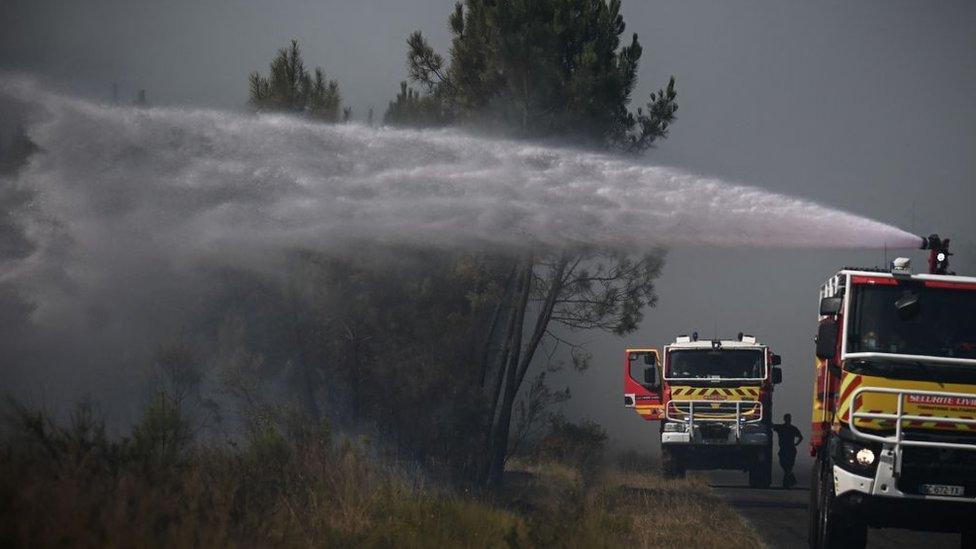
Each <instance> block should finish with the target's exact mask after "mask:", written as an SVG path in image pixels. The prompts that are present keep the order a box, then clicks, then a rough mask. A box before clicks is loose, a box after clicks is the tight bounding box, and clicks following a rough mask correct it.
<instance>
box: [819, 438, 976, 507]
mask: <svg viewBox="0 0 976 549" xmlns="http://www.w3.org/2000/svg"><path fill="white" fill-rule="evenodd" d="M852 492H853V493H860V494H867V495H871V496H877V497H883V498H903V499H913V500H924V501H946V502H951V503H963V504H972V503H976V496H974V495H969V496H957V497H951V496H931V495H922V494H915V493H908V492H904V491H902V490H901V489H899V487H898V478H897V477H896V476H895V451H894V450H893V449H892V448H888V447H885V448H883V449H882V450H881V453H880V456H879V458H878V466H877V469H876V470H875V472H874V477H873V478H871V477H865V476H861V475H858V474H855V473H852V472H850V471H847V470H846V469H843V468H842V467H840V466H838V465H834V495H836V496H842V495H844V494H847V493H852Z"/></svg>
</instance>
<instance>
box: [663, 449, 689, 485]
mask: <svg viewBox="0 0 976 549" xmlns="http://www.w3.org/2000/svg"><path fill="white" fill-rule="evenodd" d="M676 454H677V452H675V451H674V450H672V449H670V448H667V447H662V448H661V473H662V474H663V475H664V477H665V478H685V468H684V466H683V465H682V463H681V461H680V460H679V459H678V456H677V455H676Z"/></svg>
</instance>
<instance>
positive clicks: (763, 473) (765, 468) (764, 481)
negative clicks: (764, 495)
mask: <svg viewBox="0 0 976 549" xmlns="http://www.w3.org/2000/svg"><path fill="white" fill-rule="evenodd" d="M772 483H773V467H772V465H771V464H770V463H769V462H766V463H755V464H753V466H752V467H751V468H750V469H749V487H750V488H769V486H770V485H771V484H772Z"/></svg>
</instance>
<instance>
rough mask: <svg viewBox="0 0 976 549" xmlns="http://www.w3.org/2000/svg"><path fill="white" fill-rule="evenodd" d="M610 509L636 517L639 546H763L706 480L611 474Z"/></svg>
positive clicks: (608, 481)
mask: <svg viewBox="0 0 976 549" xmlns="http://www.w3.org/2000/svg"><path fill="white" fill-rule="evenodd" d="M602 484H603V487H604V488H603V489H604V493H606V494H612V496H611V497H612V498H613V500H614V501H613V502H612V503H610V504H609V505H611V506H613V507H614V508H616V509H618V510H619V512H623V513H627V514H629V515H630V516H631V517H632V518H633V530H634V537H635V541H636V542H637V544H638V545H639V546H641V547H723V548H739V547H743V548H745V547H761V546H762V541H761V539H760V537H759V535H758V534H757V533H756V531H755V530H753V529H752V527H751V526H750V525H749V524H748V523H746V522H745V520H743V518H742V517H741V516H740V515H739V514H738V513H736V512H735V510H733V509H732V508H731V507H730V506H729V505H728V504H727V503H726V502H725V501H723V500H722V499H720V498H719V497H718V496H717V495H716V494H715V493H714V492H713V491H712V489H711V488H710V487H709V486H708V482H707V480H706V479H705V477H702V476H691V477H689V478H686V479H666V478H664V477H662V476H660V475H659V474H658V473H657V472H635V471H622V470H619V469H617V470H613V471H610V472H608V473H606V475H605V477H604V478H603V479H602Z"/></svg>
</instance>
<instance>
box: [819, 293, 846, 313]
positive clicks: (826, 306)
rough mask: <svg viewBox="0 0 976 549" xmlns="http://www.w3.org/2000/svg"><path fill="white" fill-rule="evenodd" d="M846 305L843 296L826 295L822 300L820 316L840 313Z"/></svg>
mask: <svg viewBox="0 0 976 549" xmlns="http://www.w3.org/2000/svg"><path fill="white" fill-rule="evenodd" d="M843 305H844V298H842V297H824V298H822V299H821V300H820V316H834V315H837V314H840V309H841V307H842V306H843Z"/></svg>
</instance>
